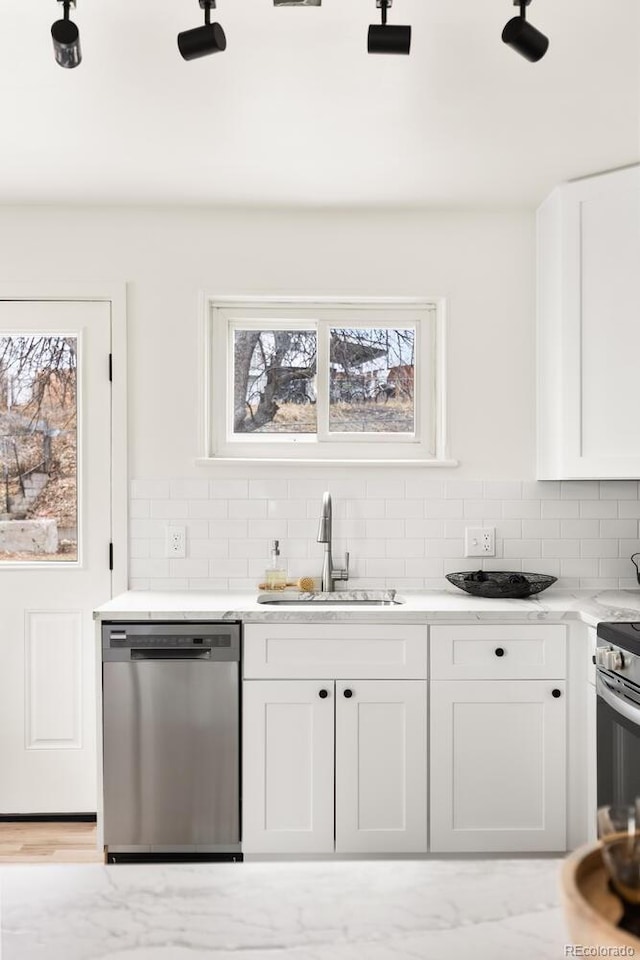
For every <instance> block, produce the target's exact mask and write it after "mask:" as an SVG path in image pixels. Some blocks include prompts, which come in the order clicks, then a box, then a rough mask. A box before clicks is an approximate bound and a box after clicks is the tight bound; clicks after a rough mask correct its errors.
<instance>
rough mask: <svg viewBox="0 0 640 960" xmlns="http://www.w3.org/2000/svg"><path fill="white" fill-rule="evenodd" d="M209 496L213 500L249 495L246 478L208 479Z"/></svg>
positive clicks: (244, 497)
mask: <svg viewBox="0 0 640 960" xmlns="http://www.w3.org/2000/svg"><path fill="white" fill-rule="evenodd" d="M209 496H210V497H211V498H212V499H214V500H229V499H231V498H232V497H236V498H240V497H242V498H243V499H246V498H248V496H249V481H248V480H210V481H209Z"/></svg>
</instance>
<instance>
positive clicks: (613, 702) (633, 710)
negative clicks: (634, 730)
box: [596, 673, 640, 727]
mask: <svg viewBox="0 0 640 960" xmlns="http://www.w3.org/2000/svg"><path fill="white" fill-rule="evenodd" d="M596 693H597V694H598V696H599V697H602V699H603V700H604V702H605V703H606V704H607V705H608V706H609V707H611V709H612V710H614V711H615V712H616V713H619V714H620V716H622V717H625V718H626V719H627V720H629V721H630V722H631V723H633V724H635V725H636V726H637V727H640V707H636V706H633V704H631V703H630V702H629V701H628V700H625V699H624V698H623V697H619V696H618V694H617V693H614V692H613V690H611V689H610V688H609V687H608V686H607V685H606V683H605V681H604V680H603V679H602V677H601V676H600V674H599V673H597V674H596Z"/></svg>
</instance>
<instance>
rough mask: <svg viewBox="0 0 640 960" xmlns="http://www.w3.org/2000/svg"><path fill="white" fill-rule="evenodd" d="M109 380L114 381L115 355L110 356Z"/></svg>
mask: <svg viewBox="0 0 640 960" xmlns="http://www.w3.org/2000/svg"><path fill="white" fill-rule="evenodd" d="M109 380H110V381H112V380H113V354H112V353H110V354H109Z"/></svg>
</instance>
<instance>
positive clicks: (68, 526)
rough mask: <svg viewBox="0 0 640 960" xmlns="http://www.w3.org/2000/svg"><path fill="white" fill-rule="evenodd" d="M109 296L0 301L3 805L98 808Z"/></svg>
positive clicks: (32, 809)
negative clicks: (97, 677) (96, 614)
mask: <svg viewBox="0 0 640 960" xmlns="http://www.w3.org/2000/svg"><path fill="white" fill-rule="evenodd" d="M110 345H111V319H110V304H109V303H108V302H106V301H53V300H52V301H43V300H38V301H27V300H16V301H7V300H4V301H0V814H14V813H15V814H30V813H35V814H43V813H81V812H92V811H95V810H96V759H95V758H96V742H95V741H96V717H95V693H94V683H95V681H94V630H93V621H92V610H93V608H94V607H95V606H97V605H99V604H101V603H103V602H104V601H105V600H107V599H108V598H109V596H110V595H111V572H110V565H109V543H110V539H111V522H112V518H111V392H110V381H109V353H110Z"/></svg>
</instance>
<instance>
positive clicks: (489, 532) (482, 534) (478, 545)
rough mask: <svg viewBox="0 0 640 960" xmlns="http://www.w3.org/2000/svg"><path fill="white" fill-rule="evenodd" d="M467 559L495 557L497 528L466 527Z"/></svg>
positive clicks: (465, 547) (465, 550)
mask: <svg viewBox="0 0 640 960" xmlns="http://www.w3.org/2000/svg"><path fill="white" fill-rule="evenodd" d="M464 555H465V557H495V555H496V528H495V527H466V529H465V531H464Z"/></svg>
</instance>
